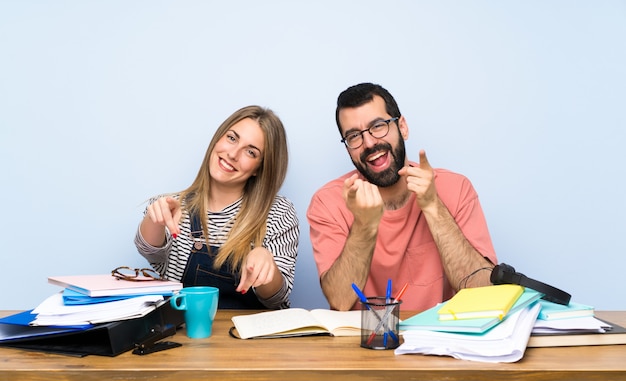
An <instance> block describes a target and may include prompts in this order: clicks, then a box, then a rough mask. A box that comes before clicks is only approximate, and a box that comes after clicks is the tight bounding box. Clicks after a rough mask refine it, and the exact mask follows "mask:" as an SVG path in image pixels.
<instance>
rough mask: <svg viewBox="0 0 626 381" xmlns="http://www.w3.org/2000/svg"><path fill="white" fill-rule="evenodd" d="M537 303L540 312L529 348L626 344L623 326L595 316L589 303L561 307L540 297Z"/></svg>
mask: <svg viewBox="0 0 626 381" xmlns="http://www.w3.org/2000/svg"><path fill="white" fill-rule="evenodd" d="M539 303H540V304H541V311H540V312H539V316H538V318H537V321H536V322H535V325H534V327H533V330H532V332H531V336H530V340H529V341H528V347H563V346H580V345H612V344H626V328H624V327H622V326H619V325H617V324H614V323H611V322H608V321H606V320H601V319H598V318H597V317H595V309H594V307H592V306H590V305H586V304H581V303H576V302H570V303H569V305H567V306H564V305H561V304H555V303H552V302H549V301H546V300H543V299H542V300H540V301H539Z"/></svg>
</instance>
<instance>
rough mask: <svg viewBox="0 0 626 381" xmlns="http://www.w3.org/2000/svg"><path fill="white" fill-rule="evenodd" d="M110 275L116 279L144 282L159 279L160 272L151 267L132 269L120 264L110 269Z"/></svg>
mask: <svg viewBox="0 0 626 381" xmlns="http://www.w3.org/2000/svg"><path fill="white" fill-rule="evenodd" d="M111 275H112V276H114V277H116V278H117V279H122V280H130V281H132V282H146V281H151V280H161V274H159V273H158V272H156V271H154V270H153V269H133V268H130V267H128V266H120V267H118V268H116V269H115V270H113V271H111Z"/></svg>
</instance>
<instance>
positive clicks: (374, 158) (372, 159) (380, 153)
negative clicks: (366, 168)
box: [367, 152, 385, 161]
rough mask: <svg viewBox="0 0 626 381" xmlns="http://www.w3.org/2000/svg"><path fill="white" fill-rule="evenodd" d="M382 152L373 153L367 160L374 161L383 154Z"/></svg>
mask: <svg viewBox="0 0 626 381" xmlns="http://www.w3.org/2000/svg"><path fill="white" fill-rule="evenodd" d="M384 154H385V152H379V153H378V154H377V155H374V156H372V157H370V158H369V159H367V160H368V161H374V160H376V159H378V158H379V157H381V156H383V155H384Z"/></svg>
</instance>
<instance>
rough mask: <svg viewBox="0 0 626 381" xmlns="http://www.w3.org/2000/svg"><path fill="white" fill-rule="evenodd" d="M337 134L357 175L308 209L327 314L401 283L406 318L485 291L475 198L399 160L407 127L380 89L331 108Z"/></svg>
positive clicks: (361, 90)
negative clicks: (464, 292) (462, 293)
mask: <svg viewBox="0 0 626 381" xmlns="http://www.w3.org/2000/svg"><path fill="white" fill-rule="evenodd" d="M335 119H336V121H337V126H338V127H339V133H340V134H341V137H342V140H341V141H342V142H343V143H344V144H345V146H346V150H347V152H348V154H349V155H350V159H351V160H352V162H353V163H354V166H355V167H356V170H355V171H352V172H350V173H348V174H346V175H344V176H342V177H340V178H338V179H335V180H333V181H331V182H329V183H328V184H326V185H324V186H323V187H322V188H320V189H319V190H318V191H317V192H316V193H315V194H314V195H313V198H312V199H311V203H310V205H309V208H308V210H307V218H308V221H309V225H310V229H311V230H310V233H311V243H312V245H313V254H314V256H315V261H316V263H317V269H318V272H319V276H320V284H321V287H322V291H323V293H324V295H325V296H326V299H327V300H328V303H329V305H330V308H332V309H337V310H348V309H353V308H357V307H358V304H357V303H356V302H357V300H358V298H357V295H356V294H355V292H354V290H353V289H352V287H351V285H352V283H355V284H356V285H357V286H358V287H359V288H360V289H362V290H363V293H364V294H365V295H367V296H383V295H385V292H386V287H387V281H388V280H389V279H391V280H392V281H393V291H392V296H394V295H395V294H396V293H397V292H398V291H399V290H400V288H401V287H402V286H404V284H408V288H407V290H406V291H405V293H404V295H403V297H402V298H401V299H402V309H404V310H419V311H421V310H425V309H427V308H429V307H432V306H434V305H435V304H437V303H440V302H442V301H445V300H447V299H449V298H450V297H452V295H454V293H455V292H456V291H458V290H459V289H461V288H464V287H477V286H487V285H490V284H491V283H490V281H489V276H490V274H491V269H492V268H493V266H494V264H495V263H497V258H496V254H495V251H494V248H493V244H492V243H491V238H490V236H489V231H488V229H487V224H486V221H485V217H484V214H483V212H482V208H481V206H480V203H479V201H478V195H477V194H476V192H475V190H474V188H473V187H472V184H471V183H470V181H469V180H468V179H467V178H465V177H464V176H462V175H459V174H456V173H453V172H450V171H447V170H444V169H433V168H432V167H431V165H430V164H429V162H428V159H427V158H426V153H425V152H424V151H423V150H421V151H420V152H419V163H416V162H412V161H409V160H408V159H407V158H406V152H405V144H404V141H405V140H407V139H408V137H409V127H408V125H407V121H406V119H405V117H404V116H402V114H401V113H400V110H399V108H398V105H397V104H396V101H395V100H394V98H393V97H392V95H391V94H390V93H389V92H388V91H387V90H385V89H384V88H383V87H381V86H379V85H375V84H371V83H362V84H359V85H355V86H352V87H350V88H348V89H347V90H345V91H344V92H342V93H341V94H340V95H339V98H338V99H337V109H336V113H335Z"/></svg>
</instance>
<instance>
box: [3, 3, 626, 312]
mask: <svg viewBox="0 0 626 381" xmlns="http://www.w3.org/2000/svg"><path fill="white" fill-rule="evenodd" d="M624 68H626V2H625V1H617V0H615V1H608V0H607V1H605V0H597V1H596V0H589V1H571V0H568V1H565V0H563V1H559V0H553V1H538V0H537V1H533V0H531V1H495V0H493V1H491V0H483V1H415V0H406V1H399V0H396V1H386V2H382V1H363V0H358V1H357V0H354V1H330V0H318V1H311V2H306V3H304V2H292V1H263V2H258V1H219V2H218V1H154V0H146V1H135V0H123V1H121V0H120V1H62V0H60V1H48V0H45V1H32V0H21V1H18V0H15V1H6V0H2V1H0V176H1V178H2V186H1V187H0V200H1V203H2V208H1V210H2V218H1V219H0V231H1V232H2V234H3V238H4V239H3V242H2V244H1V249H0V251H1V253H2V254H1V255H2V273H1V276H0V287H1V288H2V289H3V290H5V291H6V292H3V293H1V294H0V308H1V309H26V308H32V307H34V306H35V305H37V304H39V303H40V302H41V301H42V300H43V299H45V298H46V297H47V296H49V295H51V294H52V293H54V292H56V291H58V290H59V289H58V287H55V286H52V285H49V284H48V283H47V277H48V276H51V275H72V274H88V273H103V272H108V271H109V270H111V269H112V268H114V267H117V266H119V265H130V266H143V265H145V264H146V263H145V261H144V260H143V259H142V258H141V257H140V256H139V255H138V254H137V253H136V250H135V248H134V246H133V243H132V240H133V236H134V233H135V229H136V227H137V224H138V222H139V220H140V218H141V213H142V211H143V208H144V204H143V202H144V201H145V200H146V199H147V198H149V197H150V196H152V195H154V194H157V193H161V192H168V191H177V190H180V189H182V188H185V187H186V186H187V185H189V184H190V183H191V181H192V180H193V178H194V177H195V175H196V173H197V170H198V166H199V165H200V161H201V159H202V156H203V155H204V151H205V149H206V146H207V145H208V143H209V140H210V137H211V136H212V134H213V131H214V130H215V129H216V127H217V126H218V125H219V123H221V122H222V121H223V120H224V119H225V118H226V117H227V116H228V115H229V114H230V113H231V112H232V111H234V110H235V109H237V108H239V107H242V106H245V105H248V104H260V105H263V106H269V107H271V108H272V109H274V110H275V111H276V112H277V113H278V114H279V116H280V117H281V118H282V120H283V122H284V123H285V125H286V128H287V130H288V137H289V144H290V150H291V156H290V168H289V173H288V179H287V182H286V183H285V185H284V187H283V189H282V193H283V194H285V195H287V196H289V197H290V198H291V199H292V200H293V201H294V203H295V205H296V207H297V209H298V212H299V218H300V223H301V232H302V234H301V242H300V254H299V258H298V265H297V272H296V285H295V289H294V292H293V305H294V306H300V307H306V308H314V307H327V304H326V301H325V299H324V298H323V296H322V294H321V292H320V289H319V283H318V280H317V271H316V269H315V264H314V261H313V258H312V253H311V246H310V241H309V238H308V224H307V221H306V217H305V211H306V208H307V206H308V202H309V200H310V197H311V195H312V194H313V192H314V191H315V190H316V189H317V188H318V187H319V186H321V185H322V184H323V183H325V182H326V181H328V180H330V179H332V178H334V177H336V176H338V175H340V174H342V173H344V172H346V171H348V170H350V169H351V168H352V167H351V163H350V161H349V159H348V156H347V154H346V152H345V150H344V148H343V146H342V145H341V144H340V143H339V136H338V133H337V131H336V127H335V124H334V102H335V100H336V97H337V95H338V93H339V92H340V91H342V90H343V89H345V88H346V87H348V86H350V85H353V84H355V83H358V82H362V81H372V82H377V83H380V84H382V85H383V86H385V87H386V88H388V89H389V90H390V91H391V92H392V93H393V94H394V95H395V96H396V99H397V100H398V102H399V104H400V109H401V111H402V113H403V114H404V115H405V116H406V118H407V120H408V123H409V127H410V131H411V135H410V140H409V141H408V142H407V144H408V152H409V156H410V158H412V159H413V160H417V152H418V150H419V149H420V148H424V149H426V151H427V153H428V157H429V160H430V162H431V163H432V164H433V165H434V166H438V167H445V168H448V169H451V170H454V171H457V172H461V173H464V174H465V175H467V176H468V177H469V178H470V179H471V180H472V182H473V184H474V186H475V187H476V189H477V190H478V192H479V194H480V197H481V200H482V205H483V208H484V210H485V213H486V215H487V219H488V223H489V227H490V231H491V234H492V238H493V241H494V245H495V247H496V251H497V253H498V255H499V257H500V260H501V261H504V262H507V263H509V264H512V265H514V266H515V267H516V268H517V270H518V271H521V272H523V273H525V274H526V275H528V276H532V277H534V278H537V279H540V280H543V281H545V282H548V283H551V284H553V285H555V286H557V287H560V288H563V289H565V290H566V291H569V292H570V293H571V294H572V295H573V300H576V301H579V302H583V303H588V304H593V305H594V306H596V308H598V309H622V310H624V309H626V297H624V292H623V290H624V286H623V273H624V269H625V267H626V259H625V257H626V256H625V254H626V252H625V251H626V250H625V243H624V236H625V233H626V228H625V227H626V223H625V222H624V215H625V214H626V202H625V201H624V200H625V197H624V188H625V187H626V180H625V178H624V175H625V174H626V171H625V170H624V164H625V163H626V160H625V159H626V153H625V150H624V149H623V146H624V143H625V142H626V132H625V130H626V129H625V127H626V123H625V122H626V107H625V105H626V102H625V101H626V73H625V69H624Z"/></svg>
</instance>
